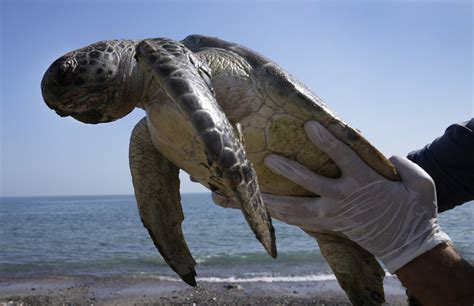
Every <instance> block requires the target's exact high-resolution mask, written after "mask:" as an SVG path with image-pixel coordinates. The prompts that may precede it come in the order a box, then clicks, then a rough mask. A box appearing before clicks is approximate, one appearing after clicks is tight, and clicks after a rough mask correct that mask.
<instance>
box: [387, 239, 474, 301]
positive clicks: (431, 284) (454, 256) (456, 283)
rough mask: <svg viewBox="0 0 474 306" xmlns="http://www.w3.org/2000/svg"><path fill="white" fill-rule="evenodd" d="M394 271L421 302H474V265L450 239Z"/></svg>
mask: <svg viewBox="0 0 474 306" xmlns="http://www.w3.org/2000/svg"><path fill="white" fill-rule="evenodd" d="M395 274H396V275H397V277H398V279H399V280H400V282H401V283H402V284H403V285H404V286H405V287H406V288H408V289H409V291H410V293H411V294H413V295H414V296H415V297H416V298H417V299H418V300H419V302H420V303H421V304H422V305H473V304H474V267H473V266H472V265H471V264H469V263H468V262H467V261H465V260H463V259H462V258H461V256H460V255H459V254H458V253H457V252H456V251H455V250H454V247H453V246H452V245H451V244H449V243H442V244H439V245H437V246H436V247H434V248H433V249H431V250H429V251H427V252H426V253H423V254H421V255H420V256H418V257H416V258H415V259H413V260H412V261H410V262H409V263H407V264H406V265H404V266H403V267H401V268H400V269H398V270H397V271H395Z"/></svg>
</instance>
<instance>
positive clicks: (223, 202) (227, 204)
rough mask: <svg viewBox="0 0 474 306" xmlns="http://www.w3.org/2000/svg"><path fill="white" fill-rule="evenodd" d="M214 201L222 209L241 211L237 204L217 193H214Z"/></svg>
mask: <svg viewBox="0 0 474 306" xmlns="http://www.w3.org/2000/svg"><path fill="white" fill-rule="evenodd" d="M212 200H213V201H214V203H215V204H217V205H219V206H221V207H224V208H236V209H240V207H239V206H238V205H237V203H235V202H234V201H232V200H231V199H230V198H227V197H224V196H221V195H220V194H218V193H215V192H213V193H212Z"/></svg>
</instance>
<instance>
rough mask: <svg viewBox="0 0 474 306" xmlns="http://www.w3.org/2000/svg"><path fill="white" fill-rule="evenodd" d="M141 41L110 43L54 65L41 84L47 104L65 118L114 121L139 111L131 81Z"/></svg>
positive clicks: (104, 42)
mask: <svg viewBox="0 0 474 306" xmlns="http://www.w3.org/2000/svg"><path fill="white" fill-rule="evenodd" d="M136 44H137V42H136V41H132V40H108V41H100V42H98V43H95V44H92V45H89V46H87V47H84V48H82V49H78V50H75V51H72V52H70V53H67V54H65V55H64V56H62V57H60V58H59V59H57V60H56V61H54V62H53V64H51V66H50V67H49V68H48V70H47V71H46V73H45V74H44V76H43V80H42V81H41V91H42V94H43V98H44V101H45V102H46V104H47V105H48V106H49V107H50V108H51V109H53V110H54V111H56V113H57V114H58V115H60V116H62V117H65V116H72V117H73V118H75V119H77V120H79V121H81V122H84V123H93V124H95V123H102V122H111V121H114V120H117V119H119V118H122V117H124V116H125V115H127V114H128V113H130V112H131V111H132V110H133V109H134V108H135V103H134V100H135V99H136V98H137V97H135V92H136V90H134V88H133V83H134V82H131V80H130V78H131V77H132V75H133V73H134V69H135V67H136V66H138V65H136V63H135V60H134V58H133V57H134V55H135V46H136Z"/></svg>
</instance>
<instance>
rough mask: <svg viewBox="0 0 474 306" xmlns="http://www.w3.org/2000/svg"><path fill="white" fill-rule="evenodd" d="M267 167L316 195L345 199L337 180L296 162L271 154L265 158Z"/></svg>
mask: <svg viewBox="0 0 474 306" xmlns="http://www.w3.org/2000/svg"><path fill="white" fill-rule="evenodd" d="M265 165H266V166H267V167H268V168H270V170H272V171H273V172H275V173H277V174H280V175H281V176H283V177H286V178H288V179H289V180H291V181H293V182H295V183H296V184H298V185H300V186H302V187H304V188H306V189H307V190H309V191H311V192H313V193H315V194H319V195H321V196H323V197H327V198H331V199H342V198H343V197H344V195H343V194H342V193H341V188H340V186H339V183H338V181H337V180H335V179H331V178H327V177H324V176H321V175H318V174H316V173H314V172H313V171H311V170H309V169H308V168H306V167H305V166H303V165H301V164H300V163H298V162H296V161H294V160H291V159H288V158H285V157H282V156H279V155H275V154H270V155H268V156H267V157H265Z"/></svg>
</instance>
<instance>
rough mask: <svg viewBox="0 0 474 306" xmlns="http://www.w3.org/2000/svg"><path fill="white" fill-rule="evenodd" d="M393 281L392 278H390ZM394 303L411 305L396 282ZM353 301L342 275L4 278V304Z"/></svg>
mask: <svg viewBox="0 0 474 306" xmlns="http://www.w3.org/2000/svg"><path fill="white" fill-rule="evenodd" d="M388 281H389V282H390V280H388ZM386 300H387V303H388V304H389V305H406V304H407V303H406V297H405V295H404V294H403V291H401V289H400V288H397V287H396V285H395V286H394V287H391V285H390V284H389V285H388V286H387V285H386ZM63 303H66V304H80V305H84V304H88V305H91V304H94V305H132V304H135V305H143V304H158V305H163V304H180V305H181V304H186V305H193V304H206V305H207V304H214V305H222V304H227V305H228V304H247V305H295V304H297V305H310V304H311V305H351V304H350V302H349V300H348V299H347V297H346V296H345V294H344V293H343V292H342V290H341V289H340V287H339V285H338V284H337V282H336V281H307V282H273V283H267V282H252V283H248V282H247V283H212V282H202V281H201V282H199V284H198V287H195V288H192V287H189V286H187V285H186V284H184V283H183V282H180V281H168V280H158V279H153V278H146V277H145V278H144V277H117V276H113V277H49V278H31V279H28V278H21V279H12V280H4V281H0V305H31V304H36V305H44V304H49V305H51V304H52V305H57V304H63Z"/></svg>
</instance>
